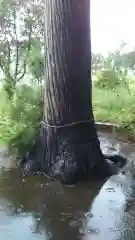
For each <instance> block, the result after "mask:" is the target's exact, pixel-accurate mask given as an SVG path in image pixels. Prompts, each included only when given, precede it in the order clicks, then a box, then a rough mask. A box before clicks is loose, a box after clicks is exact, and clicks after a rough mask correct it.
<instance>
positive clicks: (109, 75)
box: [95, 69, 120, 89]
mask: <svg viewBox="0 0 135 240" xmlns="http://www.w3.org/2000/svg"><path fill="white" fill-rule="evenodd" d="M95 84H96V86H98V87H100V88H107V89H115V88H116V87H117V86H118V85H119V84H120V79H119V76H118V74H117V72H115V70H114V69H104V70H102V71H101V72H99V73H98V75H97V80H96V82H95Z"/></svg>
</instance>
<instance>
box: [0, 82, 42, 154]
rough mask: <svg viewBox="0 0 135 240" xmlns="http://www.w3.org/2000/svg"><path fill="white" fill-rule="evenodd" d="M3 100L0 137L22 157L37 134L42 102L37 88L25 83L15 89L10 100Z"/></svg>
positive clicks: (0, 116)
mask: <svg viewBox="0 0 135 240" xmlns="http://www.w3.org/2000/svg"><path fill="white" fill-rule="evenodd" d="M5 101H6V102H5V103H3V106H5V108H2V107H1V109H0V111H1V115H0V139H1V140H2V141H4V142H6V143H8V145H9V149H10V150H11V151H12V152H14V153H15V154H16V155H18V154H19V156H20V157H22V156H23V155H24V154H25V153H26V152H27V151H28V149H29V148H30V147H31V146H32V145H33V144H34V142H33V141H34V140H35V139H36V136H37V134H39V127H40V120H41V118H42V109H43V102H42V100H41V98H40V95H39V90H38V89H37V88H36V89H35V88H33V87H30V86H27V85H22V86H19V87H18V88H17V89H16V91H15V93H14V97H13V99H12V101H7V100H6V98H5Z"/></svg>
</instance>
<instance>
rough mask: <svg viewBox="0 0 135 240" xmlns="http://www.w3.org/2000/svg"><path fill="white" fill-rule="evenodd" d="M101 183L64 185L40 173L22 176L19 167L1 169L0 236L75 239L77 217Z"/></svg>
mask: <svg viewBox="0 0 135 240" xmlns="http://www.w3.org/2000/svg"><path fill="white" fill-rule="evenodd" d="M101 184H102V183H101V182H96V183H94V182H93V183H92V182H91V183H83V184H78V185H77V186H76V187H74V186H73V187H64V186H62V185H61V184H60V183H59V182H52V181H48V179H46V178H45V177H42V176H36V177H28V178H26V179H21V174H20V171H19V170H18V169H12V170H11V171H1V177H0V239H9V237H10V239H11V240H12V239H29V240H31V239H32V240H33V239H39V240H40V239H44V240H46V239H54V240H63V239H65V240H66V239H67V240H68V239H71V240H72V239H76V238H77V236H79V233H78V230H79V226H80V225H78V222H79V219H81V218H82V215H83V214H84V212H86V211H87V210H88V206H89V204H90V201H92V199H93V197H94V196H95V194H96V192H97V191H98V189H99V188H100V186H101ZM80 212H81V214H80ZM77 213H78V214H77ZM76 215H77V219H76V221H75V219H74V216H76ZM77 221H78V222H77ZM80 223H81V221H80Z"/></svg>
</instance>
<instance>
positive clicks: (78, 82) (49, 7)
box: [36, 0, 108, 183]
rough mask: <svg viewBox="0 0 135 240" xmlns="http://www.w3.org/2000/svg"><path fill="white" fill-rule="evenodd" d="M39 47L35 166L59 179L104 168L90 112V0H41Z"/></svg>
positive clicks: (67, 180) (70, 177)
mask: <svg viewBox="0 0 135 240" xmlns="http://www.w3.org/2000/svg"><path fill="white" fill-rule="evenodd" d="M45 49H46V51H45V60H46V64H45V65H46V68H45V94H44V111H43V122H42V125H41V132H40V135H41V139H40V144H39V146H38V147H37V150H38V153H40V157H39V156H38V157H37V159H38V162H39V165H40V167H37V165H36V167H37V168H39V169H40V170H42V171H44V172H45V173H47V174H48V175H49V176H52V177H54V178H56V179H60V180H61V181H62V182H64V183H73V182H74V181H75V180H77V179H80V177H81V178H82V177H84V175H85V176H86V175H90V173H91V169H93V168H96V166H98V171H102V170H103V171H102V172H107V171H108V164H106V161H105V158H104V156H103V155H102V152H101V150H100V143H99V140H98V137H97V133H96V128H95V123H94V117H93V111H92V86H91V85H92V83H91V82H92V81H91V42H90V0H77V1H75V0H45ZM36 164H37V163H36Z"/></svg>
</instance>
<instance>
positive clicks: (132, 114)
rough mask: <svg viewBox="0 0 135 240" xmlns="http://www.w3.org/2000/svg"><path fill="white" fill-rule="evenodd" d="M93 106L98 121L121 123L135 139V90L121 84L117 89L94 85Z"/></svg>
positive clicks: (122, 127) (121, 126)
mask: <svg viewBox="0 0 135 240" xmlns="http://www.w3.org/2000/svg"><path fill="white" fill-rule="evenodd" d="M93 108H94V115H95V119H96V121H101V122H111V123H117V124H119V126H120V128H121V129H123V130H124V131H125V132H126V133H127V134H128V135H130V136H132V137H133V138H134V139H135V131H134V129H135V91H134V89H132V88H131V89H130V94H129V92H128V89H127V88H125V87H124V86H123V87H122V86H120V87H119V88H117V89H116V90H115V91H112V90H111V89H100V88H99V87H98V88H97V87H96V86H94V87H93Z"/></svg>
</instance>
